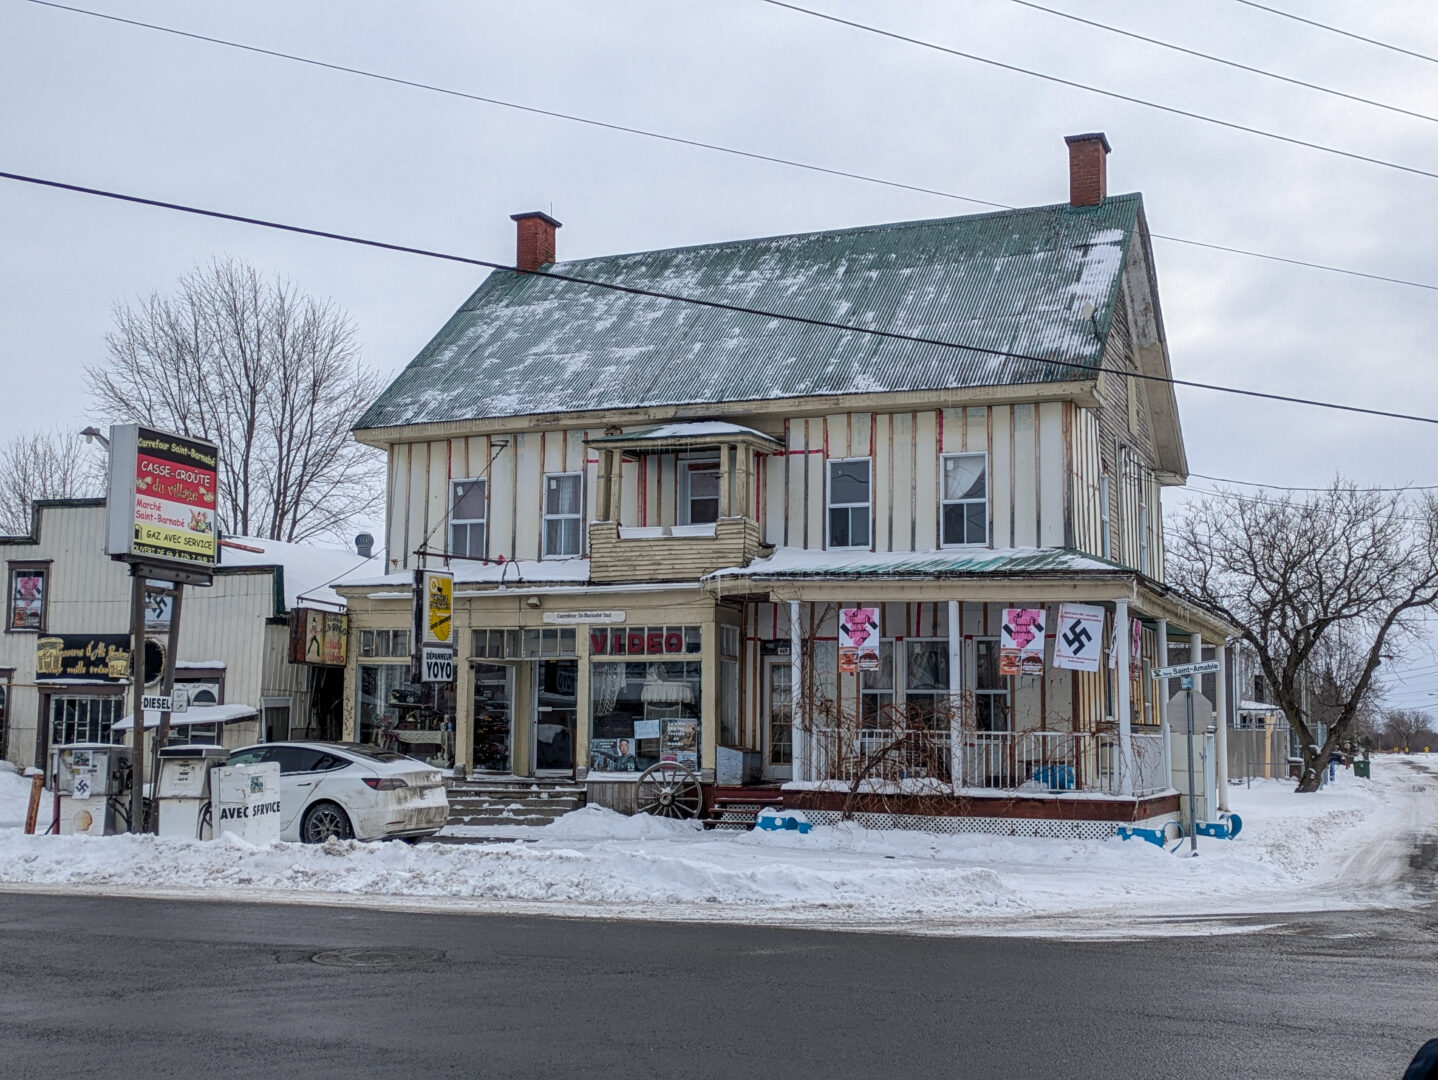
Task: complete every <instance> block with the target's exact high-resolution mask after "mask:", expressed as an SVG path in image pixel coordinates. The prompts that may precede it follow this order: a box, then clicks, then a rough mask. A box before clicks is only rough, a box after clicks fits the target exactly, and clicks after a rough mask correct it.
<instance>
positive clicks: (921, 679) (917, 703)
mask: <svg viewBox="0 0 1438 1080" xmlns="http://www.w3.org/2000/svg"><path fill="white" fill-rule="evenodd" d="M904 659H905V662H904V701H905V703H906V704H907V705H909V706H912V711H914V712H915V713H917V715H918V716H919V717H920V718H922V719H924V720H925V721H926V722H928V723H929V724H930V725H933V724H936V723H937V722H938V717H939V716H941V715H944V711H945V707H946V706H947V704H948V699H949V643H948V642H947V641H906V642H904Z"/></svg>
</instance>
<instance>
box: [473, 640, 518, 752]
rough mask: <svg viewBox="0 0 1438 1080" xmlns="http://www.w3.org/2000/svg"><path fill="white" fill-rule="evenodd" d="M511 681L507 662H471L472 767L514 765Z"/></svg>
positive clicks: (512, 692) (512, 693)
mask: <svg viewBox="0 0 1438 1080" xmlns="http://www.w3.org/2000/svg"><path fill="white" fill-rule="evenodd" d="M513 685H514V684H513V681H512V680H511V678H510V666H509V665H508V664H475V665H474V768H475V769H476V770H478V771H480V772H498V773H508V772H510V771H511V770H512V769H513V768H514V761H513V760H512V758H511V757H510V747H511V746H513V745H514V727H513V718H514V711H513V709H512V708H511V703H512V702H513V700H514V697H513V695H514V691H513Z"/></svg>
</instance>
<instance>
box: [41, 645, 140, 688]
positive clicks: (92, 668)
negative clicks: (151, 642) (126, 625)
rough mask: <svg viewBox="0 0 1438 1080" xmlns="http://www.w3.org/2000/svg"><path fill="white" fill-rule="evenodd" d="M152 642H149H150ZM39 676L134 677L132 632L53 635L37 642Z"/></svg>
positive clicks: (90, 679) (92, 679)
mask: <svg viewBox="0 0 1438 1080" xmlns="http://www.w3.org/2000/svg"><path fill="white" fill-rule="evenodd" d="M147 644H148V643H147ZM35 677H36V678H37V679H43V680H45V681H46V682H52V681H55V680H60V679H77V680H83V681H85V682H120V681H121V680H123V679H128V678H129V677H130V635H129V634H49V635H46V636H44V637H41V638H39V639H38V640H36V642H35Z"/></svg>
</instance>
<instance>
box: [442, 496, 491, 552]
mask: <svg viewBox="0 0 1438 1080" xmlns="http://www.w3.org/2000/svg"><path fill="white" fill-rule="evenodd" d="M487 487H488V485H487V484H486V483H485V481H483V480H456V481H454V482H453V483H452V484H450V487H449V490H450V500H449V551H450V554H452V555H468V556H469V557H470V558H472V559H482V558H484V553H485V540H486V535H485V532H486V527H485V521H486V519H487V517H488V516H489V500H488V499H487V498H485V495H486V488H487Z"/></svg>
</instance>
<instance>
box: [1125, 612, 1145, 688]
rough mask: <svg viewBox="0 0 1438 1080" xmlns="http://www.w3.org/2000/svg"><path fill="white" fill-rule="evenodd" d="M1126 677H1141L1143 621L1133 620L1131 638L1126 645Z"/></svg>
mask: <svg viewBox="0 0 1438 1080" xmlns="http://www.w3.org/2000/svg"><path fill="white" fill-rule="evenodd" d="M1128 677H1129V678H1130V679H1141V678H1143V623H1142V622H1141V621H1140V620H1138V619H1134V620H1133V640H1132V641H1130V642H1129V645H1128Z"/></svg>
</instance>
